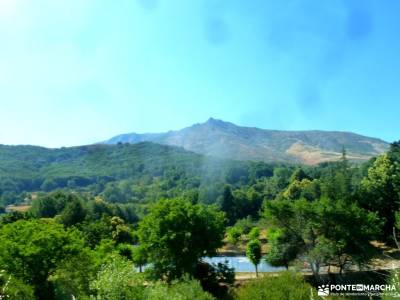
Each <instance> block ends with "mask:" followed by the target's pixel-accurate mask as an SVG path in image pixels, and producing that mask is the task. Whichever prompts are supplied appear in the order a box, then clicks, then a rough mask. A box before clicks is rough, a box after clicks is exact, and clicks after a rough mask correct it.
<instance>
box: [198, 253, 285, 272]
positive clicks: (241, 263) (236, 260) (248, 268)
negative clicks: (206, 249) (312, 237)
mask: <svg viewBox="0 0 400 300" xmlns="http://www.w3.org/2000/svg"><path fill="white" fill-rule="evenodd" d="M204 261H205V262H208V263H214V264H217V263H225V262H227V264H228V266H229V267H231V268H234V269H235V272H255V269H254V265H253V264H252V263H251V262H250V261H249V259H248V258H247V257H246V256H216V257H206V258H204ZM284 270H285V268H284V267H273V266H271V265H270V264H268V263H267V262H265V261H264V260H262V261H261V263H260V264H259V265H258V271H259V272H277V271H284Z"/></svg>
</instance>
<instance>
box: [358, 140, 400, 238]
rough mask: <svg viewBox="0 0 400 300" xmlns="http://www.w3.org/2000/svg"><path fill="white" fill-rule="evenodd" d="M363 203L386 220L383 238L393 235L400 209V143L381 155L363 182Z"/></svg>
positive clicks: (361, 198)
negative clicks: (396, 214) (397, 213)
mask: <svg viewBox="0 0 400 300" xmlns="http://www.w3.org/2000/svg"><path fill="white" fill-rule="evenodd" d="M360 202H361V204H362V205H363V206H364V207H366V208H367V209H369V210H371V211H376V212H377V213H378V215H379V216H380V217H381V218H382V220H384V227H383V233H384V234H383V236H382V238H383V239H388V238H389V237H390V236H391V232H392V229H393V227H394V225H395V213H396V212H397V211H399V210H400V145H399V144H398V143H394V144H393V145H392V146H391V149H390V151H389V152H388V153H387V154H384V155H381V156H379V157H378V158H377V159H376V160H375V162H374V163H373V165H372V167H371V168H370V169H369V170H368V175H367V177H366V178H364V179H363V180H362V182H361V195H360Z"/></svg>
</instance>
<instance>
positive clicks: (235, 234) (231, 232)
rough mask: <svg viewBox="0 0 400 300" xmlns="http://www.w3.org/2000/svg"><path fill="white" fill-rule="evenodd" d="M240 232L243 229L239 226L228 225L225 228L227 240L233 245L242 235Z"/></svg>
mask: <svg viewBox="0 0 400 300" xmlns="http://www.w3.org/2000/svg"><path fill="white" fill-rule="evenodd" d="M242 233H243V231H242V230H241V229H240V228H238V227H236V226H233V227H230V228H229V229H228V230H227V238H228V241H229V242H230V243H231V244H233V245H237V243H238V242H239V240H240V237H241V236H242Z"/></svg>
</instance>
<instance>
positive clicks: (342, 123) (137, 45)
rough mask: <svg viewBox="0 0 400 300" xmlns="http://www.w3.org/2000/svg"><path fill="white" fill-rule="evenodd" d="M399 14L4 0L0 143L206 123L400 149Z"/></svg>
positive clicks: (313, 1) (262, 2)
mask: <svg viewBox="0 0 400 300" xmlns="http://www.w3.org/2000/svg"><path fill="white" fill-rule="evenodd" d="M399 36H400V2H399V1H397V0H375V1H373V0H370V1H369V0H330V1H320V0H286V1H284V0H246V1H241V0H231V1H227V0H190V1H184V0H136V1H134V0H130V1H126V0H120V1H105V0H104V1H101V0H69V1H54V0H36V1H31V0H0V143H3V144H35V145H43V146H50V147H58V146H70V145H80V144H88V143H93V142H97V141H100V140H104V139H106V138H109V137H111V136H113V135H116V134H120V133H126V132H139V133H141V132H158V131H166V130H169V129H180V128H183V127H185V126H188V125H191V124H193V123H199V122H204V121H206V120H207V119H208V118H209V117H214V118H219V119H223V120H226V121H231V122H234V123H236V124H239V125H244V126H256V127H261V128H267V129H287V130H307V129H322V130H341V131H354V132H357V133H361V134H364V135H369V136H374V137H379V138H382V139H385V140H387V141H393V140H396V139H400V133H399V131H398V129H399V115H400V57H399V53H400V38H399Z"/></svg>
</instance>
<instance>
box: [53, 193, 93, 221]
mask: <svg viewBox="0 0 400 300" xmlns="http://www.w3.org/2000/svg"><path fill="white" fill-rule="evenodd" d="M86 214H87V213H86V209H85V207H84V206H83V204H82V201H81V200H80V199H78V198H73V199H71V201H70V202H68V203H67V204H66V206H65V208H64V209H63V210H62V212H61V215H60V218H59V221H60V223H61V224H63V225H64V226H66V227H69V226H72V225H75V224H77V223H81V222H83V220H85V218H86Z"/></svg>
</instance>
